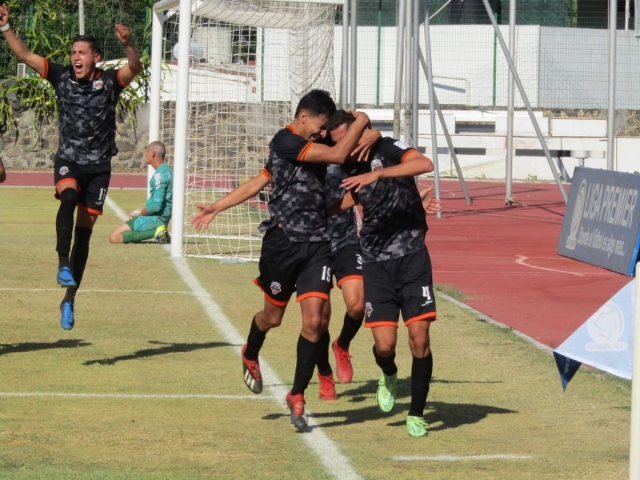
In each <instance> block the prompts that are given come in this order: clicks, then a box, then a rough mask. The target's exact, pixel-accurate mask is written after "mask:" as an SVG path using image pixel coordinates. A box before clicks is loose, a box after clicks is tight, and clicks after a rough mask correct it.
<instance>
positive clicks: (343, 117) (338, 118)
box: [327, 109, 356, 131]
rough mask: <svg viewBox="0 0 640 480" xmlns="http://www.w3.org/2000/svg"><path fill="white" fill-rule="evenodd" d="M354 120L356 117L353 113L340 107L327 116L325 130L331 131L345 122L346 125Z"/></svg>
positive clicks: (349, 124)
mask: <svg viewBox="0 0 640 480" xmlns="http://www.w3.org/2000/svg"><path fill="white" fill-rule="evenodd" d="M355 121H356V117H354V116H353V113H351V112H347V111H346V110H343V109H340V110H336V111H335V112H333V114H332V115H331V116H330V117H329V120H328V121H327V130H328V131H331V130H333V129H334V128H338V127H339V126H340V125H342V124H343V123H346V124H347V126H349V127H350V126H351V124H352V123H353V122H355Z"/></svg>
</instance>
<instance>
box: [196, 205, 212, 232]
mask: <svg viewBox="0 0 640 480" xmlns="http://www.w3.org/2000/svg"><path fill="white" fill-rule="evenodd" d="M196 207H197V208H199V209H200V211H199V212H198V213H196V214H195V215H194V216H193V217H191V225H193V226H194V227H195V229H196V230H204V229H205V228H207V227H208V226H209V224H210V223H211V220H213V219H214V218H216V215H217V214H218V212H217V211H216V209H215V208H214V206H213V203H209V204H206V205H202V204H199V203H196Z"/></svg>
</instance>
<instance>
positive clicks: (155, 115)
mask: <svg viewBox="0 0 640 480" xmlns="http://www.w3.org/2000/svg"><path fill="white" fill-rule="evenodd" d="M162 24H163V18H162V12H158V11H156V10H152V12H151V79H150V81H149V83H150V85H149V90H150V92H149V96H150V99H149V142H155V141H156V140H160V99H161V90H160V89H161V84H162Z"/></svg>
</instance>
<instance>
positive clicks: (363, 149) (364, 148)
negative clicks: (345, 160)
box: [351, 129, 382, 162]
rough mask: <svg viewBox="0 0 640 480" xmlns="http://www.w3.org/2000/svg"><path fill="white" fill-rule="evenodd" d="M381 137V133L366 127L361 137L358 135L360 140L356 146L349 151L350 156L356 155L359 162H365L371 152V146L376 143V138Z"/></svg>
mask: <svg viewBox="0 0 640 480" xmlns="http://www.w3.org/2000/svg"><path fill="white" fill-rule="evenodd" d="M381 138H382V134H381V133H380V132H379V131H378V130H375V129H367V130H365V131H364V132H363V134H362V137H360V141H359V142H358V146H357V147H356V148H355V150H354V151H353V152H351V156H352V157H355V156H356V155H357V156H358V161H359V162H366V161H367V160H369V155H370V154H371V148H372V147H373V146H374V145H375V144H376V142H377V141H378V140H380V139H381Z"/></svg>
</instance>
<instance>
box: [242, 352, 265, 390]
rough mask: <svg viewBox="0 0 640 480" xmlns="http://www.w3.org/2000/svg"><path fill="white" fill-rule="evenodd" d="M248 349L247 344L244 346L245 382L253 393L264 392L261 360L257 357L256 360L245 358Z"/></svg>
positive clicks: (243, 365) (243, 369)
mask: <svg viewBox="0 0 640 480" xmlns="http://www.w3.org/2000/svg"><path fill="white" fill-rule="evenodd" d="M246 349H247V344H246V343H245V344H244V345H243V346H242V376H243V378H244V383H245V385H246V386H247V387H249V390H251V391H252V392H253V393H261V392H262V374H261V373H260V362H259V361H258V359H257V358H256V359H255V360H247V359H246V358H244V351H245V350H246Z"/></svg>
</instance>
